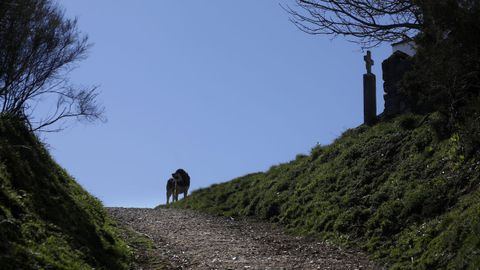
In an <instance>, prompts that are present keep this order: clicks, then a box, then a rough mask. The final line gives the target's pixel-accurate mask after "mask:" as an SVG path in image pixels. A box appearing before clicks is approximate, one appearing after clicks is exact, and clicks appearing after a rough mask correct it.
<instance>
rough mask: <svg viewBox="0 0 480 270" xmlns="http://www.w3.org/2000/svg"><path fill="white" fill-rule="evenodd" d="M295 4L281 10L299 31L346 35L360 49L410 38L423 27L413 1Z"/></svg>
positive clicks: (300, 0)
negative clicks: (357, 44)
mask: <svg viewBox="0 0 480 270" xmlns="http://www.w3.org/2000/svg"><path fill="white" fill-rule="evenodd" d="M296 4H297V6H296V7H295V8H292V7H290V6H282V8H283V9H284V10H286V11H287V12H288V13H289V14H290V21H291V22H293V23H294V24H295V26H297V27H298V29H300V30H301V31H303V32H306V33H308V34H313V35H319V34H320V35H334V36H338V35H341V36H345V37H347V39H349V40H350V41H353V42H356V43H359V44H360V45H361V46H362V47H363V48H370V47H375V46H377V45H378V44H380V43H382V42H395V41H399V40H404V39H410V38H411V37H413V36H414V35H415V34H416V33H418V31H419V30H421V29H422V27H423V22H422V16H421V12H420V10H419V8H418V7H417V6H416V5H415V4H414V2H413V1H412V0H396V1H394V0H296Z"/></svg>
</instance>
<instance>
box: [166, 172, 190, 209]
mask: <svg viewBox="0 0 480 270" xmlns="http://www.w3.org/2000/svg"><path fill="white" fill-rule="evenodd" d="M189 188H190V176H189V175H188V173H187V172H186V171H185V170H183V169H178V170H177V171H175V173H172V178H170V179H168V181H167V204H169V202H170V196H172V201H173V202H176V201H178V194H180V193H183V198H186V197H187V194H188V189H189Z"/></svg>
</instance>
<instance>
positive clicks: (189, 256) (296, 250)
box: [108, 208, 379, 270]
mask: <svg viewBox="0 0 480 270" xmlns="http://www.w3.org/2000/svg"><path fill="white" fill-rule="evenodd" d="M108 211H109V213H110V214H111V216H112V217H113V218H114V219H116V220H118V221H119V222H120V223H121V224H123V225H125V226H127V227H129V228H131V229H132V230H134V231H137V232H139V233H141V234H143V235H145V236H146V237H148V238H150V239H151V240H152V241H153V242H154V252H149V253H148V255H147V256H156V257H157V258H156V259H157V261H158V260H161V261H167V262H169V264H170V266H167V268H172V269H351V270H353V269H379V268H378V267H376V266H374V264H373V263H371V262H370V261H369V260H368V259H367V257H366V256H365V254H363V253H361V252H358V251H352V250H344V249H341V248H338V247H335V246H333V245H329V244H326V243H324V242H319V241H314V240H312V239H306V238H303V237H295V236H291V235H288V234H285V233H284V232H283V231H282V230H281V229H280V228H278V227H276V226H275V225H272V224H267V223H260V222H253V221H247V220H235V219H232V218H225V217H216V216H211V215H208V214H205V213H200V212H196V211H191V210H183V209H166V208H163V209H145V208H109V209H108ZM145 261H148V260H145ZM151 261H152V260H151ZM153 261H155V260H153ZM138 268H140V269H155V268H156V267H154V266H152V265H143V266H138Z"/></svg>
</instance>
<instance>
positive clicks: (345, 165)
mask: <svg viewBox="0 0 480 270" xmlns="http://www.w3.org/2000/svg"><path fill="white" fill-rule="evenodd" d="M445 125H446V120H445V119H443V118H442V116H441V115H439V114H431V115H429V116H416V115H404V116H401V117H399V118H397V119H394V120H391V121H388V122H384V123H380V124H378V125H376V126H374V127H371V128H370V127H365V126H360V127H358V128H355V129H351V130H348V131H346V132H345V133H344V134H343V135H342V136H341V137H340V138H338V139H337V140H336V141H335V142H334V143H332V144H331V145H328V146H319V147H315V148H314V149H312V151H311V154H310V155H308V156H306V155H299V156H297V158H296V159H295V160H293V161H291V162H289V163H287V164H281V165H278V166H273V167H272V168H270V169H269V170H268V171H267V172H264V173H254V174H249V175H246V176H244V177H240V178H237V179H234V180H232V181H230V182H227V183H223V184H218V185H213V186H211V187H209V188H205V189H200V190H197V191H195V192H193V193H192V195H191V196H190V197H189V198H187V199H186V200H184V201H181V202H179V203H178V204H176V205H175V206H176V207H188V208H194V209H201V210H206V211H209V212H212V213H215V214H222V215H226V216H253V217H256V218H260V219H264V220H269V221H272V222H278V223H281V224H283V225H284V226H286V227H287V228H288V229H289V230H290V231H291V232H293V233H298V234H303V235H312V236H315V237H320V238H323V239H330V240H334V241H335V242H337V243H338V242H340V243H343V244H346V245H357V246H360V247H362V248H364V249H365V250H367V251H369V252H370V253H371V254H372V256H373V257H374V258H376V259H377V260H378V261H379V262H380V263H381V264H383V263H384V264H386V265H387V266H389V267H391V268H392V269H410V268H412V269H479V268H480V190H479V175H480V158H479V156H478V155H476V156H471V157H468V158H466V157H464V156H463V154H462V151H461V145H460V141H459V139H460V138H459V135H458V134H451V135H448V136H445V135H442V134H445V132H444V130H443V129H444V126H445Z"/></svg>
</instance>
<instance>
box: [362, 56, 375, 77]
mask: <svg viewBox="0 0 480 270" xmlns="http://www.w3.org/2000/svg"><path fill="white" fill-rule="evenodd" d="M363 60H365V67H366V68H367V74H372V66H373V65H374V64H375V62H373V60H372V53H371V52H370V51H367V55H365V56H364V57H363Z"/></svg>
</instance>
